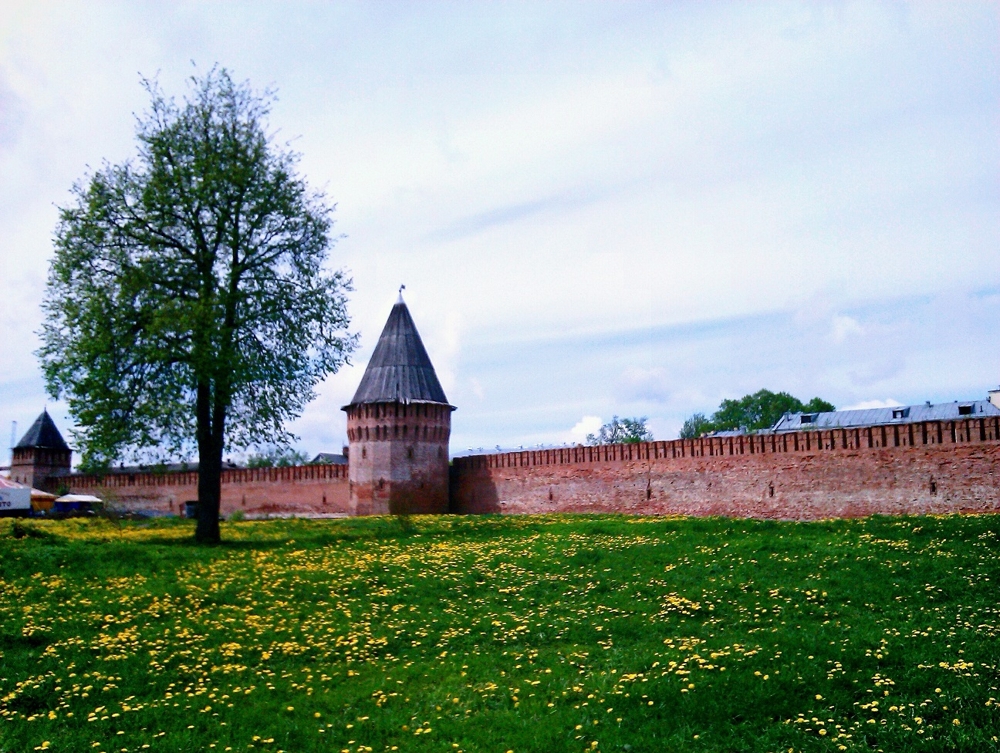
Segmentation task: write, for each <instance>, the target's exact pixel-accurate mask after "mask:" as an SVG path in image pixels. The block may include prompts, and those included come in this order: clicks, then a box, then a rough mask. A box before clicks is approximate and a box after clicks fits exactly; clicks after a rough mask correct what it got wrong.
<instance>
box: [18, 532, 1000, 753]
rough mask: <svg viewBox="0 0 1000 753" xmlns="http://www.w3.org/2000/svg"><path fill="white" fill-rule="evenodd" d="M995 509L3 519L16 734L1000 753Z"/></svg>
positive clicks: (63, 747) (504, 746) (241, 745)
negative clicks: (820, 516)
mask: <svg viewBox="0 0 1000 753" xmlns="http://www.w3.org/2000/svg"><path fill="white" fill-rule="evenodd" d="M998 529H1000V518H997V517H993V516H967V517H959V516H954V517H926V518H924V517H921V518H915V517H907V518H868V519H862V520H839V521H823V522H818V523H775V522H767V521H746V520H726V519H663V518H660V519H655V518H629V517H617V516H600V517H584V516H580V517H572V516H551V517H505V518H497V517H479V518H473V517H467V518H459V517H442V518H412V519H406V518H402V519H395V518H369V519H353V520H339V521H269V522H239V523H228V524H225V525H224V528H223V535H224V536H225V538H226V539H227V543H226V544H224V545H222V546H218V547H215V548H198V547H195V546H193V545H192V544H191V543H190V542H189V538H190V535H191V528H190V524H189V523H186V522H184V521H160V522H156V523H151V524H143V523H128V524H123V525H122V526H121V527H120V528H119V527H116V526H114V525H113V524H111V523H109V522H107V521H100V520H69V521H62V522H36V521H31V522H25V523H22V524H21V525H20V527H19V528H18V529H17V530H16V531H15V529H14V524H13V523H12V522H11V521H9V520H6V521H0V568H2V570H0V654H2V655H0V750H2V751H5V752H7V751H10V752H14V751H17V752H19V753H20V752H21V751H32V750H42V749H49V750H58V751H95V752H100V751H104V753H112V751H114V752H116V753H120V752H124V751H128V752H129V753H132V752H133V751H141V750H150V751H168V750H170V751H177V750H181V751H226V750H232V751H239V752H240V753H247V752H248V751H254V752H255V753H256V752H259V751H271V752H273V751H278V750H284V751H289V752H295V753H298V752H299V751H313V750H315V751H320V750H322V751H341V750H347V751H351V752H352V753H357V751H383V750H400V751H441V752H443V751H458V750H462V751H496V752H497V753H503V752H504V751H508V750H513V751H516V752H517V753H521V752H522V751H578V752H581V753H582V752H583V751H598V752H600V751H605V753H609V752H610V751H672V750H685V751H788V750H790V749H791V750H794V751H800V750H808V751H836V750H865V751H868V750H872V751H874V750H882V751H885V753H896V752H897V751H951V750H965V751H977V752H979V751H996V750H1000V745H998V742H997V735H998V734H1000V711H998V706H997V704H998V701H997V700H996V699H997V698H1000V692H998V690H997V687H998V685H1000V676H998V661H1000V643H998V637H1000V606H998V601H1000V599H998V596H1000V588H998V586H1000V558H998V554H1000V540H998ZM15 534H16V536H15Z"/></svg>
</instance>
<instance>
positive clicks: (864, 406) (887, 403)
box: [837, 397, 902, 410]
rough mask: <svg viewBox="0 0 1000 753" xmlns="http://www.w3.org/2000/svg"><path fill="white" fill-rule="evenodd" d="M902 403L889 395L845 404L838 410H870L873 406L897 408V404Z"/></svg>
mask: <svg viewBox="0 0 1000 753" xmlns="http://www.w3.org/2000/svg"><path fill="white" fill-rule="evenodd" d="M899 405H902V403H901V402H899V401H898V400H894V399H893V398H891V397H887V398H886V399H885V400H862V401H861V402H859V403H854V404H853V405H845V406H843V407H840V408H837V410H870V409H872V408H895V407H896V406H899Z"/></svg>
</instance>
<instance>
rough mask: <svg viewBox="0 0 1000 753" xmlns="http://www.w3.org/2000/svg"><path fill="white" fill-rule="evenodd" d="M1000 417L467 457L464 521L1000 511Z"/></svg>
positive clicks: (463, 463) (454, 482)
mask: <svg viewBox="0 0 1000 753" xmlns="http://www.w3.org/2000/svg"><path fill="white" fill-rule="evenodd" d="M998 482H1000V417H989V418H978V419H964V420H958V421H928V422H925V423H914V424H899V425H886V426H873V427H863V428H850V429H824V430H807V431H799V432H790V433H786V434H758V435H746V436H734V437H705V438H702V439H683V440H682V439H677V440H669V441H662V442H642V443H638V444H624V445H604V446H597V447H579V446H578V447H563V448H556V449H551V450H525V451H519V452H508V453H499V454H495V455H477V456H470V457H464V458H456V459H455V461H454V464H453V469H452V479H451V510H452V512H456V513H489V512H494V513H544V512H623V513H637V514H653V515H661V514H681V515H728V516H747V517H769V518H789V519H815V518H826V517H849V516H857V515H871V514H901V513H948V512H997V511H1000V502H998V487H997V484H998Z"/></svg>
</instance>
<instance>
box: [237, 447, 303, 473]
mask: <svg viewBox="0 0 1000 753" xmlns="http://www.w3.org/2000/svg"><path fill="white" fill-rule="evenodd" d="M308 462H309V456H308V455H306V454H305V453H304V452H300V451H299V450H293V449H291V448H290V447H268V448H267V449H265V450H264V451H263V452H259V453H255V454H253V455H249V456H248V457H247V468H287V467H289V466H293V465H305V464H306V463H308Z"/></svg>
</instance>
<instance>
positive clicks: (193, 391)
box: [39, 67, 356, 541]
mask: <svg viewBox="0 0 1000 753" xmlns="http://www.w3.org/2000/svg"><path fill="white" fill-rule="evenodd" d="M143 83H144V86H145V88H146V90H147V92H148V94H149V96H150V107H149V110H148V111H147V112H146V113H145V114H143V115H141V116H140V117H138V118H137V128H136V139H137V142H138V150H137V155H136V156H135V158H134V159H132V160H130V161H126V162H123V163H121V164H118V165H112V164H108V163H105V164H104V166H103V167H102V168H101V169H100V170H98V171H96V172H94V173H93V174H91V175H88V176H87V177H86V178H85V179H84V180H83V181H82V182H80V183H77V184H76V185H75V186H74V187H73V190H72V194H73V202H72V203H71V205H70V206H67V207H65V208H62V209H60V214H59V224H58V226H57V228H56V232H55V256H54V258H53V260H52V265H51V268H50V272H49V278H48V289H47V295H46V298H45V302H44V304H43V309H44V312H45V320H44V324H43V327H42V331H41V338H42V347H41V348H40V350H39V357H40V359H41V362H42V367H43V370H44V373H45V377H46V381H47V385H48V389H49V391H50V393H51V394H52V395H53V396H54V397H59V396H65V398H66V399H67V401H68V404H69V409H70V413H71V414H72V416H73V418H74V420H75V422H76V425H77V427H78V428H77V430H76V431H75V432H74V438H75V440H76V442H77V445H78V447H79V448H80V449H81V450H82V453H83V464H84V465H85V466H87V467H90V468H92V469H95V470H99V469H100V468H102V467H106V466H107V465H108V464H109V463H110V462H111V461H113V460H115V459H116V458H118V457H121V456H123V455H125V454H132V455H133V456H135V455H142V454H145V455H146V456H149V455H155V456H163V455H172V456H186V455H189V454H190V452H191V451H192V449H193V448H195V447H196V448H197V453H198V460H199V488H198V496H199V503H200V505H199V508H200V514H199V521H198V529H197V533H196V536H197V538H198V539H199V540H203V541H216V540H218V537H219V529H218V512H219V494H220V480H221V479H220V473H221V467H222V454H223V451H224V450H228V449H237V450H238V449H244V448H246V447H250V446H253V445H259V444H263V443H273V444H277V445H279V446H284V445H287V443H288V442H289V441H290V440H291V439H292V436H291V434H290V433H289V432H288V431H287V430H286V429H285V424H286V422H287V421H289V420H290V419H292V418H295V417H296V416H298V415H300V414H301V412H302V410H303V408H304V406H305V405H306V403H307V402H308V401H309V400H311V399H312V397H313V396H314V392H313V389H314V387H315V385H316V384H317V382H318V381H319V380H321V379H322V378H323V377H325V376H326V375H328V374H330V373H332V372H335V371H336V370H337V369H338V368H339V367H340V366H341V365H342V364H344V363H345V361H346V359H347V357H348V356H349V354H350V353H351V351H352V350H353V349H354V347H355V344H356V337H355V336H354V335H352V334H350V333H349V332H348V325H349V319H348V314H347V300H346V293H347V292H348V291H349V290H350V289H351V281H350V279H349V278H347V277H346V276H345V275H344V273H343V272H341V271H330V270H328V269H327V268H326V266H325V264H326V261H327V255H328V250H329V248H330V246H331V244H332V241H331V237H330V228H331V225H332V220H331V214H332V211H333V207H332V206H331V205H330V204H329V203H328V202H327V200H326V197H325V196H324V195H323V194H322V193H320V192H316V191H313V190H310V188H309V187H308V186H307V185H306V182H305V180H304V179H303V178H301V177H300V176H299V175H298V174H297V172H296V169H297V165H298V160H299V155H298V154H297V153H296V152H294V151H292V150H290V149H289V148H288V146H287V145H284V144H278V143H276V142H275V139H274V137H273V136H272V135H271V133H270V132H269V130H268V123H267V117H268V114H269V108H270V104H271V102H272V101H273V98H274V95H273V93H271V92H263V93H258V92H256V91H254V90H253V89H251V88H250V86H249V84H248V83H245V82H244V83H235V82H234V81H233V80H232V78H231V77H230V74H229V73H228V72H227V71H226V70H225V69H222V68H218V67H216V68H213V69H212V70H211V71H210V72H209V73H208V74H207V75H205V76H204V77H198V76H195V77H192V78H191V79H190V81H189V89H188V92H187V96H186V97H185V98H184V100H183V101H182V102H179V103H178V102H176V101H175V100H174V99H172V98H168V97H166V96H165V95H164V94H163V92H162V91H161V89H160V88H159V86H158V84H156V82H150V81H144V82H143Z"/></svg>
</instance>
